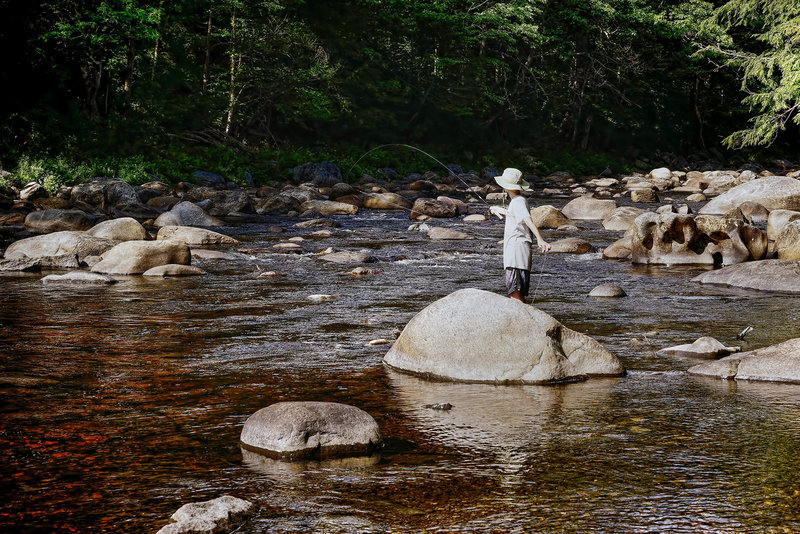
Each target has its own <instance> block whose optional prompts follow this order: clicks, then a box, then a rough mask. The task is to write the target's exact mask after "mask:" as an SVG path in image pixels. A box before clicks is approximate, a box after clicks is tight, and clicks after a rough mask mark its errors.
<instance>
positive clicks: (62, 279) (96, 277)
mask: <svg viewBox="0 0 800 534" xmlns="http://www.w3.org/2000/svg"><path fill="white" fill-rule="evenodd" d="M42 283H43V284H45V285H47V284H99V285H108V284H116V283H117V280H116V279H115V278H111V277H110V276H106V275H104V274H98V273H91V272H88V271H71V272H68V273H66V274H48V275H47V276H45V277H44V278H42Z"/></svg>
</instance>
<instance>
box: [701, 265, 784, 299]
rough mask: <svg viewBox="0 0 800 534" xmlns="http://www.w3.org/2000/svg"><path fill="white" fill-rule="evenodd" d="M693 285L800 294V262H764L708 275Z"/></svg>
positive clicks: (725, 268) (717, 270) (705, 273)
mask: <svg viewBox="0 0 800 534" xmlns="http://www.w3.org/2000/svg"><path fill="white" fill-rule="evenodd" d="M692 281H694V282H699V283H701V284H710V285H716V286H726V287H740V288H744V289H757V290H759V291H774V292H778V293H792V294H800V261H791V260H762V261H758V262H746V263H739V264H737V265H730V266H728V267H724V268H722V269H716V270H713V271H707V272H704V273H703V274H700V275H698V276H695V277H694V278H692Z"/></svg>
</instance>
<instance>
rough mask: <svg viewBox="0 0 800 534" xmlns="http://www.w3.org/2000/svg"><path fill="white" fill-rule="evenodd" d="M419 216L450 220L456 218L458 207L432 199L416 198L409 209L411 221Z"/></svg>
mask: <svg viewBox="0 0 800 534" xmlns="http://www.w3.org/2000/svg"><path fill="white" fill-rule="evenodd" d="M420 215H427V216H428V217H436V218H452V217H456V216H458V206H456V205H455V204H452V203H450V202H442V201H440V200H434V199H432V198H418V199H417V200H415V201H414V206H413V207H412V208H411V215H410V218H411V219H416V218H417V217H419V216H420Z"/></svg>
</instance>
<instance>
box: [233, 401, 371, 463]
mask: <svg viewBox="0 0 800 534" xmlns="http://www.w3.org/2000/svg"><path fill="white" fill-rule="evenodd" d="M240 439H241V442H242V445H243V446H244V447H245V448H247V449H250V450H252V451H255V452H259V453H262V454H266V455H268V456H278V457H283V458H286V459H303V458H325V457H336V456H359V455H366V454H370V453H372V452H373V451H375V450H376V449H378V448H380V447H381V445H382V444H383V437H382V436H381V432H380V429H379V428H378V424H377V423H376V422H375V419H373V418H372V416H371V415H369V414H368V413H367V412H365V411H364V410H361V409H360V408H356V407H355V406H349V405H347V404H339V403H335V402H278V403H276V404H272V405H270V406H267V407H266V408H262V409H260V410H258V411H257V412H256V413H254V414H253V415H251V416H250V417H249V418H248V419H247V421H246V422H245V424H244V428H242V434H241V438H240Z"/></svg>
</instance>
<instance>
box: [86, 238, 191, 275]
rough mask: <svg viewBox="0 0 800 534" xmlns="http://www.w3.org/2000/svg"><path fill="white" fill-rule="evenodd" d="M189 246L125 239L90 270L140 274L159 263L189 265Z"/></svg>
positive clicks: (170, 242) (169, 242) (171, 242)
mask: <svg viewBox="0 0 800 534" xmlns="http://www.w3.org/2000/svg"><path fill="white" fill-rule="evenodd" d="M191 260H192V255H191V252H190V251H189V247H188V246H187V245H186V244H185V243H181V242H179V241H125V242H124V243H120V244H118V245H117V246H115V247H114V248H112V249H111V250H109V251H108V252H106V253H104V254H103V255H102V259H101V260H100V262H98V263H96V264H95V265H94V266H93V267H92V272H96V273H104V274H122V275H128V274H142V273H143V272H145V271H147V270H148V269H152V268H153V267H158V266H159V265H168V264H170V263H177V264H181V265H189V264H190V263H191Z"/></svg>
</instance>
